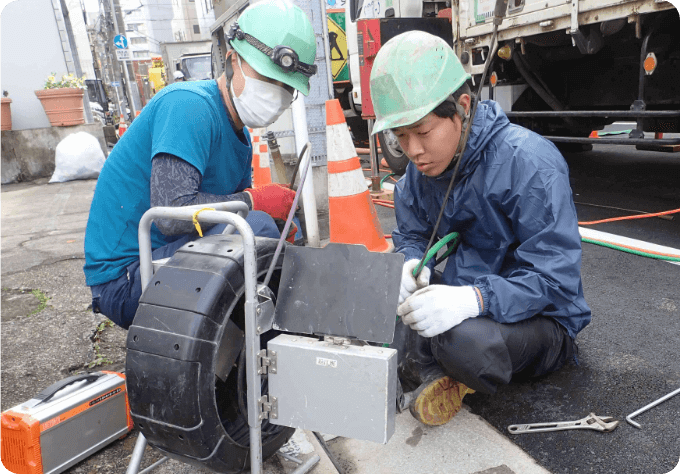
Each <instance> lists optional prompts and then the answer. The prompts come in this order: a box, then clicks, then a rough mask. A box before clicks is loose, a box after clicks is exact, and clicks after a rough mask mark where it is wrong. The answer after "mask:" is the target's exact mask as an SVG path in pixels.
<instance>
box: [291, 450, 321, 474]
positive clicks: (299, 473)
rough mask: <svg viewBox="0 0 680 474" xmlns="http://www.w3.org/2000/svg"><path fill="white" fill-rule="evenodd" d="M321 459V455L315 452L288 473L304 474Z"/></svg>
mask: <svg viewBox="0 0 680 474" xmlns="http://www.w3.org/2000/svg"><path fill="white" fill-rule="evenodd" d="M319 461H321V456H319V455H318V454H315V455H314V456H312V457H311V458H309V459H307V460H306V461H305V462H304V463H302V464H300V465H299V466H298V467H297V469H295V470H294V471H293V472H291V473H290V474H306V473H307V472H309V471H310V470H311V469H312V468H313V467H314V466H316V465H317V463H318V462H319Z"/></svg>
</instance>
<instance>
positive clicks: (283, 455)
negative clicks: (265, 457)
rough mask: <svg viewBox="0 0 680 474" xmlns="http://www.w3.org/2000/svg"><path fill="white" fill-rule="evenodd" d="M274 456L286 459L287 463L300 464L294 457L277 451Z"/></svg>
mask: <svg viewBox="0 0 680 474" xmlns="http://www.w3.org/2000/svg"><path fill="white" fill-rule="evenodd" d="M276 454H278V455H279V456H281V457H283V458H285V459H288V460H289V461H292V462H294V463H295V464H302V461H300V460H299V459H298V458H296V457H295V456H291V455H290V454H286V453H284V452H283V451H277V452H276Z"/></svg>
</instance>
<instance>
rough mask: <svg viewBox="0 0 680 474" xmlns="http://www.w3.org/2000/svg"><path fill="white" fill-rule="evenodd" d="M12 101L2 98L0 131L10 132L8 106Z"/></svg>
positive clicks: (10, 113) (10, 123)
mask: <svg viewBox="0 0 680 474" xmlns="http://www.w3.org/2000/svg"><path fill="white" fill-rule="evenodd" d="M11 103H12V99H9V98H7V97H3V98H2V116H0V130H12V110H11V109H10V105H9V104H11Z"/></svg>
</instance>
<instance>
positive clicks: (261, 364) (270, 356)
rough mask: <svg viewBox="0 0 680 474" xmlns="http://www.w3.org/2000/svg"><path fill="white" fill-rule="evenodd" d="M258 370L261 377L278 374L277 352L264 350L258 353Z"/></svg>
mask: <svg viewBox="0 0 680 474" xmlns="http://www.w3.org/2000/svg"><path fill="white" fill-rule="evenodd" d="M257 360H258V369H257V373H258V374H260V375H265V374H275V373H276V351H268V350H267V349H262V350H261V351H260V352H258V353H257Z"/></svg>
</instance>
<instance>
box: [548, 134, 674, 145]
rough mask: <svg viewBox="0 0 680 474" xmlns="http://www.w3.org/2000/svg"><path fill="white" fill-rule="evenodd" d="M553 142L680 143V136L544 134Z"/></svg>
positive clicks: (604, 143) (601, 143)
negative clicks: (561, 135)
mask: <svg viewBox="0 0 680 474" xmlns="http://www.w3.org/2000/svg"><path fill="white" fill-rule="evenodd" d="M543 138H547V139H548V140H550V141H552V142H561V143H592V144H600V145H680V138H658V139H652V138H648V139H646V138H581V137H551V136H543Z"/></svg>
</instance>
